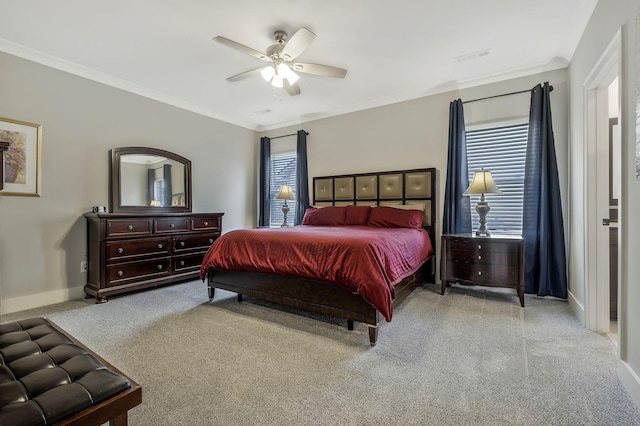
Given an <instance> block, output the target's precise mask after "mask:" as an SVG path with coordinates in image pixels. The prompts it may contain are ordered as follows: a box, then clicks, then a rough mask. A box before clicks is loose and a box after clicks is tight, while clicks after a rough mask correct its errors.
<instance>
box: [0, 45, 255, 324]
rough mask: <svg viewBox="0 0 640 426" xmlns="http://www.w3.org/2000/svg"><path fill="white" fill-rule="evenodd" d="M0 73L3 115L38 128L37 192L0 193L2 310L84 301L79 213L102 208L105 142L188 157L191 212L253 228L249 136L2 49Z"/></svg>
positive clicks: (251, 145) (105, 187)
mask: <svg viewBox="0 0 640 426" xmlns="http://www.w3.org/2000/svg"><path fill="white" fill-rule="evenodd" d="M0 70H1V73H0V75H1V77H0V93H1V94H2V95H1V96H0V117H5V118H11V119H16V120H22V121H27V122H32V123H38V124H42V127H43V147H42V155H43V157H42V196H41V197H37V198H35V197H9V196H0V313H6V312H12V311H16V310H21V309H26V308H30V307H34V306H41V305H46V304H50V303H56V302H60V301H63V300H67V299H71V298H76V297H82V295H83V293H82V286H83V285H84V283H85V282H86V273H81V272H80V262H81V261H82V260H85V256H86V253H87V250H86V230H85V227H86V224H85V220H84V218H83V216H82V214H83V213H85V212H87V211H90V210H91V206H93V205H107V204H108V194H107V190H108V182H107V178H108V168H107V167H108V160H109V150H110V149H111V148H115V147H123V146H151V147H156V148H161V149H165V150H168V151H173V152H175V153H177V154H180V155H182V156H184V157H187V158H189V159H190V160H191V161H192V171H193V211H194V212H224V213H225V216H224V218H223V228H224V231H228V230H230V229H234V228H242V227H247V226H251V225H252V224H253V221H254V213H253V212H254V211H255V209H256V202H255V198H256V195H255V181H256V174H255V168H254V167H253V165H254V163H255V161H256V159H255V155H256V141H255V132H253V131H251V130H247V129H244V128H241V127H238V126H235V125H231V124H228V123H225V122H221V121H218V120H215V119H211V118H207V117H204V116H201V115H198V114H194V113H191V112H187V111H184V110H182V109H178V108H175V107H172V106H168V105H165V104H162V103H159V102H156V101H152V100H149V99H146V98H143V97H141V96H137V95H133V94H131V93H128V92H125V91H122V90H119V89H114V88H112V87H108V86H105V85H103V84H99V83H96V82H93V81H90V80H87V79H84V78H80V77H76V76H73V75H71V74H68V73H65V72H61V71H57V70H54V69H51V68H48V67H45V66H42V65H38V64H35V63H32V62H29V61H26V60H23V59H20V58H17V57H14V56H11V55H7V54H3V53H0ZM204 291H205V290H204V287H203V292H204ZM203 294H204V293H203Z"/></svg>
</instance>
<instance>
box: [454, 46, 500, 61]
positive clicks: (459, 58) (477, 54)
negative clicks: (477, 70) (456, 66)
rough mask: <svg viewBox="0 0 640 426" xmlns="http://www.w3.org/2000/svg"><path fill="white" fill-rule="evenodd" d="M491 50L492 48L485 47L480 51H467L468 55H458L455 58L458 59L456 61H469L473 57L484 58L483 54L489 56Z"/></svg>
mask: <svg viewBox="0 0 640 426" xmlns="http://www.w3.org/2000/svg"><path fill="white" fill-rule="evenodd" d="M490 50H491V49H484V50H480V51H478V52H473V53H467V54H466V55H461V56H456V57H455V58H454V59H455V60H456V62H464V61H469V60H471V59H478V58H482V57H483V56H487V55H488V54H489V51H490Z"/></svg>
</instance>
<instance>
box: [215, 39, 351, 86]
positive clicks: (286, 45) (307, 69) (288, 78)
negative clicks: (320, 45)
mask: <svg viewBox="0 0 640 426" xmlns="http://www.w3.org/2000/svg"><path fill="white" fill-rule="evenodd" d="M273 38H274V40H275V41H276V44H274V45H272V46H269V47H268V48H267V50H266V52H265V53H262V52H259V51H257V50H255V49H252V48H250V47H247V46H245V45H243V44H240V43H237V42H235V41H233V40H229V39H228V38H224V37H221V36H217V37H214V38H213V39H214V40H215V41H217V42H218V43H221V44H224V45H225V46H229V47H231V48H233V49H236V50H238V51H240V52H242V53H245V54H247V55H249V56H253V57H254V58H258V59H261V60H263V61H265V62H269V65H267V66H266V67H260V68H256V69H252V70H249V71H245V72H242V73H240V74H236V75H232V76H231V77H229V78H227V80H229V81H239V80H243V79H245V78H247V77H251V76H253V75H257V74H260V75H262V77H263V78H264V79H265V80H266V81H267V82H269V83H271V85H272V86H273V87H284V88H285V89H286V90H287V92H288V93H289V95H291V96H295V95H299V94H300V87H299V86H298V85H297V84H296V82H297V81H298V79H299V78H300V77H299V76H298V74H296V73H298V72H301V73H306V74H313V75H319V76H323V77H335V78H344V76H345V75H347V70H345V69H342V68H336V67H332V66H329V65H320V64H308V63H305V62H294V60H295V59H296V58H297V57H298V56H299V55H300V54H301V53H302V52H304V50H305V49H306V48H307V47H309V44H311V42H312V41H313V40H314V39H315V38H316V35H315V34H314V33H312V32H311V31H309V30H308V29H306V28H304V27H303V28H300V29H299V30H298V31H296V32H295V34H293V35H292V36H291V38H289V39H288V36H287V33H286V32H284V31H280V30H278V31H275V32H274V33H273Z"/></svg>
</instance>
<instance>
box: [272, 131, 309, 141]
mask: <svg viewBox="0 0 640 426" xmlns="http://www.w3.org/2000/svg"><path fill="white" fill-rule="evenodd" d="M303 132H304V130H303ZM304 134H305V135H308V134H309V132H304ZM297 135H298V134H297V133H291V134H290V135H282V136H274V137H272V138H269V136H267V137H268V138H269V139H280V138H286V137H289V136H297Z"/></svg>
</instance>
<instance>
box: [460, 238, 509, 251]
mask: <svg viewBox="0 0 640 426" xmlns="http://www.w3.org/2000/svg"><path fill="white" fill-rule="evenodd" d="M515 245H516V246H517V243H516V244H515ZM513 247H514V244H512V243H500V242H496V243H494V242H486V241H473V240H462V239H452V240H451V241H449V248H450V249H451V250H474V251H484V252H495V251H509V250H512V249H513Z"/></svg>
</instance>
